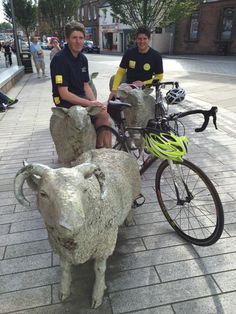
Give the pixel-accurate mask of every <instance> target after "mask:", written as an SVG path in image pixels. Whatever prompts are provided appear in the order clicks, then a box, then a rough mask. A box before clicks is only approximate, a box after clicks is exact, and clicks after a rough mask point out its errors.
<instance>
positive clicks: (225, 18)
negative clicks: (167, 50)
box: [174, 0, 236, 55]
mask: <svg viewBox="0 0 236 314" xmlns="http://www.w3.org/2000/svg"><path fill="white" fill-rule="evenodd" d="M174 38H175V39H174V53H175V54H183V53H185V54H212V55H217V54H224V55H236V0H203V1H202V3H201V4H200V5H199V6H198V8H197V10H196V11H195V12H193V14H192V16H190V17H188V18H185V19H183V20H182V21H181V22H179V23H178V24H177V25H176V29H175V36H174Z"/></svg>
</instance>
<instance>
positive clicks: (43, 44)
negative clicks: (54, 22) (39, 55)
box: [40, 41, 48, 50]
mask: <svg viewBox="0 0 236 314" xmlns="http://www.w3.org/2000/svg"><path fill="white" fill-rule="evenodd" d="M40 45H41V48H42V49H43V50H46V49H48V44H47V43H46V42H45V41H43V42H41V43H40Z"/></svg>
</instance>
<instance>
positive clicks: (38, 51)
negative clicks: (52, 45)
mask: <svg viewBox="0 0 236 314" xmlns="http://www.w3.org/2000/svg"><path fill="white" fill-rule="evenodd" d="M30 52H31V54H32V57H33V60H34V64H35V67H36V71H37V74H38V78H40V70H41V71H42V76H43V77H45V76H46V75H45V62H44V53H43V50H42V48H41V46H40V44H39V43H38V38H37V37H33V38H32V44H31V46H30Z"/></svg>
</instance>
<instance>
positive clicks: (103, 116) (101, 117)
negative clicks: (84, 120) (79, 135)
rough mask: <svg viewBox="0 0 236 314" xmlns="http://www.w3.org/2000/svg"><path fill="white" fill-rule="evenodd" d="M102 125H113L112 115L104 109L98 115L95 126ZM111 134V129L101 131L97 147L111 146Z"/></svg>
mask: <svg viewBox="0 0 236 314" xmlns="http://www.w3.org/2000/svg"><path fill="white" fill-rule="evenodd" d="M101 125H107V126H111V123H110V116H109V114H108V113H107V111H106V110H102V111H101V112H99V113H98V114H97V115H96V121H95V127H96V128H98V127H99V126H101ZM111 135H112V134H111V132H109V131H104V132H101V134H99V136H98V138H97V147H104V148H111V147H112V143H111Z"/></svg>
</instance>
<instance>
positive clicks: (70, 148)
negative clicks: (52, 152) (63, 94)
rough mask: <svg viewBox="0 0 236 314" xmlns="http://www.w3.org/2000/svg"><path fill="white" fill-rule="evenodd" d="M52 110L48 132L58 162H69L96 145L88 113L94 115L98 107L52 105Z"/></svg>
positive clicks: (94, 133)
mask: <svg viewBox="0 0 236 314" xmlns="http://www.w3.org/2000/svg"><path fill="white" fill-rule="evenodd" d="M52 112H53V114H52V116H51V119H50V132H51V136H52V139H53V142H54V144H55V147H56V151H57V155H58V159H59V162H62V163H64V164H70V162H71V161H75V160H76V158H77V157H78V156H79V155H81V154H82V153H83V152H85V151H87V150H90V149H93V148H95V147H96V138H97V137H96V131H95V128H94V126H93V124H92V123H91V119H90V115H91V116H93V115H96V114H97V113H98V112H99V109H98V108H95V107H91V108H90V107H88V108H84V107H81V106H72V107H71V108H70V109H67V108H60V107H54V108H52Z"/></svg>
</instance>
